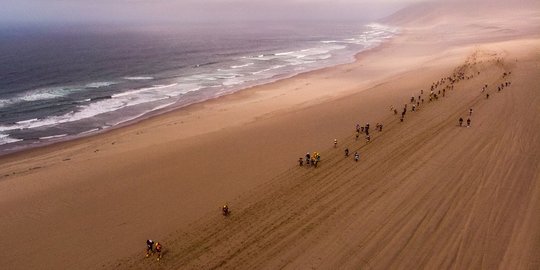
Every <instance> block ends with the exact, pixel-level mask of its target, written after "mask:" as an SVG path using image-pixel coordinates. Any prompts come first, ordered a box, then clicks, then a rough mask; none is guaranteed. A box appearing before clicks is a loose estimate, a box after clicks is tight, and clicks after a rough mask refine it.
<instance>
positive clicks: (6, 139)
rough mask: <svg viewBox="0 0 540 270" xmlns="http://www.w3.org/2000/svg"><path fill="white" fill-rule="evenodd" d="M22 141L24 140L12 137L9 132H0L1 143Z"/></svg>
mask: <svg viewBox="0 0 540 270" xmlns="http://www.w3.org/2000/svg"><path fill="white" fill-rule="evenodd" d="M20 141H22V139H16V138H12V137H10V136H9V135H7V134H2V133H0V145H3V144H8V143H15V142H20Z"/></svg>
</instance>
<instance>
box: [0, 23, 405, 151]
mask: <svg viewBox="0 0 540 270" xmlns="http://www.w3.org/2000/svg"><path fill="white" fill-rule="evenodd" d="M363 26H364V27H366V28H369V29H371V28H373V29H377V31H378V32H377V34H376V35H373V36H371V37H370V39H369V41H368V40H366V44H364V45H365V48H362V49H360V51H358V52H356V53H354V52H353V51H352V50H349V49H348V48H346V47H344V48H345V49H346V50H347V53H346V54H344V53H338V52H336V54H335V58H336V59H334V60H333V61H332V62H329V63H326V62H322V63H319V64H318V66H316V67H314V66H306V67H305V69H304V70H301V71H296V70H295V71H292V70H290V71H288V72H286V73H283V74H276V75H274V76H272V77H271V78H265V79H261V80H259V81H256V82H255V81H247V82H246V83H245V85H243V86H235V87H232V88H231V89H227V90H225V89H226V88H223V89H220V91H218V93H217V94H212V93H211V92H207V90H208V89H209V88H204V89H203V90H204V91H202V92H201V93H200V94H199V95H198V96H197V94H195V95H194V96H186V98H185V100H177V101H176V102H174V103H171V104H169V105H167V106H163V107H157V108H154V109H151V110H147V111H145V112H142V113H141V114H139V115H138V116H136V117H132V118H128V119H130V120H122V121H119V122H116V124H111V125H109V124H106V125H104V126H101V127H97V128H94V129H91V130H88V131H84V132H80V133H78V134H69V133H70V132H65V134H57V135H50V136H44V137H38V136H36V137H30V138H27V139H24V140H23V139H19V138H14V140H15V141H14V142H12V143H6V144H3V145H0V149H2V150H1V151H0V157H2V156H7V155H10V154H13V153H17V152H21V151H27V150H30V149H35V148H41V147H46V146H49V145H54V144H57V143H63V142H66V141H71V140H77V139H79V138H85V137H88V136H95V135H99V134H103V133H107V132H109V131H111V130H114V129H118V128H123V127H125V126H129V125H133V124H136V123H138V122H140V121H144V120H146V119H149V118H153V117H154V116H156V115H160V114H165V113H169V112H172V111H176V110H181V109H184V108H186V107H189V106H191V105H194V104H199V103H203V102H206V101H209V100H215V99H218V98H220V97H223V96H227V95H231V94H234V93H236V92H239V91H245V90H250V89H253V88H257V87H260V86H262V85H267V84H273V83H275V82H277V81H281V80H286V79H291V78H294V77H296V76H299V75H302V74H306V73H310V72H314V71H319V70H324V69H326V68H332V67H336V66H340V65H345V64H351V63H353V62H355V61H357V55H358V54H361V53H363V52H366V51H369V50H372V49H373V48H375V47H379V46H381V45H382V44H383V43H385V42H388V40H389V39H391V38H392V37H395V36H396V35H397V34H398V33H399V31H398V28H396V27H394V26H389V25H383V24H380V23H376V22H372V23H368V24H364V25H363ZM366 31H367V30H366ZM379 32H380V33H384V34H379ZM362 33H367V32H362ZM379 35H382V36H379ZM388 35H390V36H388ZM321 42H322V41H321ZM335 42H339V41H335ZM342 42H344V43H347V42H345V41H342ZM351 46H352V45H351ZM349 54H350V55H349ZM268 55H274V54H268ZM276 55H278V54H276ZM344 55H349V56H348V57H347V58H345V57H344ZM151 78H152V77H151ZM223 87H225V86H223ZM221 90H223V91H221ZM189 94H191V93H189ZM114 95H116V94H113V95H112V96H114ZM109 97H111V96H109ZM34 120H37V119H34ZM23 122H24V121H23ZM88 133H89V134H88ZM6 136H8V138H9V136H10V134H6Z"/></svg>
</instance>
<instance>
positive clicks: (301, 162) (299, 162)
mask: <svg viewBox="0 0 540 270" xmlns="http://www.w3.org/2000/svg"><path fill="white" fill-rule="evenodd" d="M298 165H300V167H302V166H304V159H303V158H302V157H300V158H299V159H298Z"/></svg>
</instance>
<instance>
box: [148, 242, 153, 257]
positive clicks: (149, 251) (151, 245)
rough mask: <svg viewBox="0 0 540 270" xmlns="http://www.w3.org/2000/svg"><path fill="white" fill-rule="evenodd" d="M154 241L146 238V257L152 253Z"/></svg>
mask: <svg viewBox="0 0 540 270" xmlns="http://www.w3.org/2000/svg"><path fill="white" fill-rule="evenodd" d="M153 248H154V241H152V240H151V239H148V240H146V257H149V256H150V255H152V254H153V253H154V250H153Z"/></svg>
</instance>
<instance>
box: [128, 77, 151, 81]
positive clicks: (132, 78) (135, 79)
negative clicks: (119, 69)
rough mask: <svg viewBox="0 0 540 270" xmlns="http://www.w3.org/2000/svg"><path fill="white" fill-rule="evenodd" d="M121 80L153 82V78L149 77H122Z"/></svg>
mask: <svg viewBox="0 0 540 270" xmlns="http://www.w3.org/2000/svg"><path fill="white" fill-rule="evenodd" d="M123 79H124V80H129V81H147V80H153V79H154V77H150V76H134V77H124V78H123Z"/></svg>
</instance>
